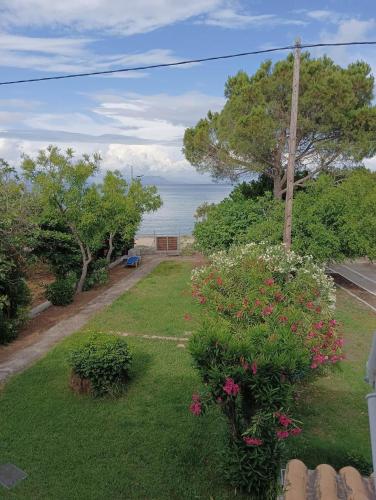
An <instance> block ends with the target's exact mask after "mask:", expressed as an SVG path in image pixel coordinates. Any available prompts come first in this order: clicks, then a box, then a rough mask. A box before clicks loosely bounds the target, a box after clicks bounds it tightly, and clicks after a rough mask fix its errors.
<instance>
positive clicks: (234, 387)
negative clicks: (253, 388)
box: [223, 378, 240, 396]
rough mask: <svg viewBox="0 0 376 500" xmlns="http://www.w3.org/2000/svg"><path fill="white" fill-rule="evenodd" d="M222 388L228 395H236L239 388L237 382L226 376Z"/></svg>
mask: <svg viewBox="0 0 376 500" xmlns="http://www.w3.org/2000/svg"><path fill="white" fill-rule="evenodd" d="M223 390H224V391H225V393H226V394H228V395H229V396H237V394H238V392H239V390H240V388H239V384H236V383H235V382H234V380H233V379H232V378H226V382H225V385H224V386H223Z"/></svg>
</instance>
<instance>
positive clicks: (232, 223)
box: [193, 190, 283, 255]
mask: <svg viewBox="0 0 376 500" xmlns="http://www.w3.org/2000/svg"><path fill="white" fill-rule="evenodd" d="M234 198H235V199H234V200H233V199H232V198H231V197H229V198H226V199H225V200H223V201H222V202H221V203H219V204H218V205H216V206H213V207H212V208H211V209H210V210H209V211H208V212H207V216H206V218H205V219H204V220H202V221H200V222H196V224H195V227H194V231H193V235H194V238H195V242H196V246H197V248H198V249H199V250H200V251H201V252H203V253H204V254H205V255H209V254H211V253H212V252H215V251H218V250H223V249H227V248H229V247H230V246H231V245H233V244H234V243H237V242H239V241H242V240H243V239H244V238H245V235H246V234H247V231H248V230H249V229H250V228H252V227H254V225H255V224H257V223H258V222H263V227H262V231H259V233H260V236H263V238H262V239H265V240H268V241H270V242H273V243H277V242H278V241H279V240H280V238H279V235H278V236H277V237H275V233H276V231H275V223H274V222H273V221H274V220H276V215H278V216H279V213H283V212H282V206H281V202H280V201H278V200H275V199H273V198H272V195H271V193H270V192H266V194H265V196H263V197H260V198H257V199H248V198H242V197H240V196H239V193H238V191H236V190H235V195H234ZM277 220H278V219H277Z"/></svg>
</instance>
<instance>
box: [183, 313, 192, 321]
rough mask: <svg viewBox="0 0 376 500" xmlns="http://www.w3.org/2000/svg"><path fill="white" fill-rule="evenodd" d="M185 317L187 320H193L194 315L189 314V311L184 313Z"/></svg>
mask: <svg viewBox="0 0 376 500" xmlns="http://www.w3.org/2000/svg"><path fill="white" fill-rule="evenodd" d="M184 319H185V321H191V319H192V316H191V315H190V314H188V313H185V314H184Z"/></svg>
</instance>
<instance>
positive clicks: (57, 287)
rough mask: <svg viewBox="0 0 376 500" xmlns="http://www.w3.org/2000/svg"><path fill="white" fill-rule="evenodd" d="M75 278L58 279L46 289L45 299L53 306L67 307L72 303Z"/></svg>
mask: <svg viewBox="0 0 376 500" xmlns="http://www.w3.org/2000/svg"><path fill="white" fill-rule="evenodd" d="M75 281H76V278H75V276H73V275H71V276H68V277H66V278H58V279H57V280H56V281H54V282H53V283H51V284H50V285H48V286H47V287H46V298H47V300H49V301H50V302H52V304H53V305H54V306H67V305H68V304H70V303H71V302H73V298H74V294H75V288H74V287H75Z"/></svg>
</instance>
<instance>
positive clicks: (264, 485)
mask: <svg viewBox="0 0 376 500" xmlns="http://www.w3.org/2000/svg"><path fill="white" fill-rule="evenodd" d="M192 285H193V296H194V297H195V298H196V299H197V300H198V301H199V303H201V304H202V305H203V308H204V309H205V311H206V314H204V319H203V322H202V325H201V327H200V329H199V330H198V331H197V332H196V333H195V334H194V335H193V336H192V339H191V342H190V350H191V353H192V355H193V358H194V360H195V364H196V366H197V368H198V370H199V371H200V374H201V377H202V380H203V382H204V384H205V386H206V393H205V395H203V396H200V395H198V394H195V395H194V399H193V401H192V404H191V407H190V409H191V412H192V413H193V414H194V415H200V414H202V413H204V411H205V409H206V408H207V406H208V404H210V403H215V404H217V405H218V406H219V407H220V408H221V410H222V412H223V413H224V415H225V416H226V417H227V420H228V423H229V438H230V441H229V443H230V446H229V453H228V457H229V459H228V460H229V466H228V467H227V474H228V477H229V479H230V480H231V482H232V483H233V484H234V485H235V486H241V487H243V488H245V489H246V490H247V491H248V492H249V493H251V494H252V498H255V499H256V498H257V499H259V498H260V499H261V498H262V499H264V500H266V499H269V498H275V496H276V491H277V477H278V470H279V467H280V464H281V460H282V456H283V449H284V442H285V440H286V439H289V438H290V437H291V438H292V437H294V436H297V435H298V434H300V432H301V427H300V423H299V422H297V421H296V420H295V419H294V418H293V417H292V416H291V413H292V411H293V408H294V405H293V401H294V392H295V389H296V386H297V384H299V383H302V382H307V381H309V380H310V379H312V378H313V377H315V376H318V375H319V374H320V373H322V372H323V370H324V369H325V367H327V366H330V365H332V364H334V363H337V362H338V361H340V360H341V359H342V358H343V354H342V345H343V339H342V336H341V334H340V333H339V331H338V330H339V325H338V323H337V321H336V320H335V319H334V318H333V310H334V305H335V295H334V287H333V283H332V280H331V279H330V278H328V277H327V276H326V275H325V273H324V271H323V270H322V269H321V268H320V267H318V266H316V265H315V264H314V262H313V261H312V259H311V258H310V257H300V256H298V255H296V254H295V253H293V252H286V251H285V249H284V248H283V247H282V246H273V247H268V246H266V245H264V244H261V245H256V244H250V245H246V246H243V247H235V248H233V249H231V250H230V252H229V253H225V252H220V253H217V254H215V255H213V256H212V257H211V259H210V263H209V265H207V266H206V267H202V268H199V269H196V270H195V271H194V272H193V275H192Z"/></svg>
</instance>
